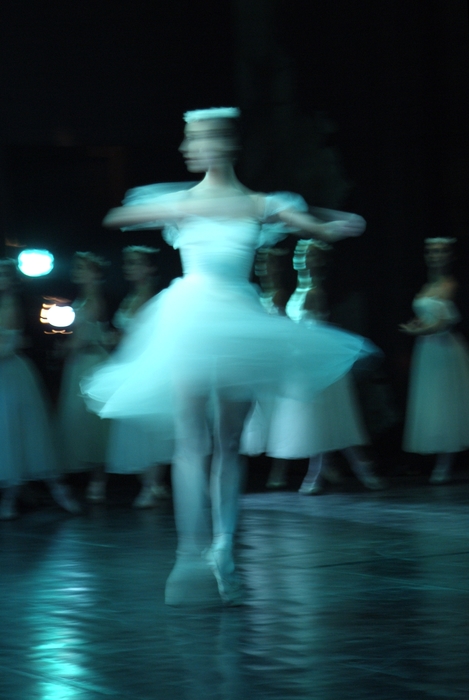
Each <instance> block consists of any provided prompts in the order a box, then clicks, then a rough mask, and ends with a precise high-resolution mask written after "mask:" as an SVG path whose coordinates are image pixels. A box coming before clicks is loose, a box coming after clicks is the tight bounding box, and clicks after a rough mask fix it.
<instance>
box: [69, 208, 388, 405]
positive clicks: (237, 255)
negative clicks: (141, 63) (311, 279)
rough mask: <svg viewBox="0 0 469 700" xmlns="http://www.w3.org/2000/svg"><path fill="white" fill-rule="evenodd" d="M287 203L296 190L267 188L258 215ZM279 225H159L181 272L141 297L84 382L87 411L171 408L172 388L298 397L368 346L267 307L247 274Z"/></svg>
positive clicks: (244, 396)
mask: <svg viewBox="0 0 469 700" xmlns="http://www.w3.org/2000/svg"><path fill="white" fill-rule="evenodd" d="M300 201H302V200H300ZM291 207H296V208H299V209H302V208H303V209H304V205H301V204H298V197H296V196H293V195H290V196H286V195H281V196H274V195H272V196H269V197H267V211H266V213H265V219H266V220H267V219H268V218H269V217H272V216H275V214H276V213H277V212H278V211H281V210H282V209H285V208H291ZM286 233H287V231H286V230H285V228H281V229H279V228H278V227H274V228H272V227H267V226H262V225H261V224H260V223H259V222H258V221H255V220H251V219H249V220H226V219H205V218H204V219H203V218H199V217H191V218H190V219H186V220H185V221H184V222H183V223H182V224H180V227H179V229H177V230H176V229H174V228H173V229H171V230H170V231H169V232H167V233H166V239H167V241H168V242H170V243H171V244H172V245H173V246H174V247H175V248H180V249H181V257H182V263H183V268H184V277H183V278H181V279H178V280H176V281H174V282H173V283H172V284H171V286H170V287H169V289H167V290H165V291H163V292H162V293H161V294H159V295H158V296H157V297H155V299H154V300H152V301H150V302H149V303H148V304H147V305H146V307H145V308H144V309H143V310H142V312H141V313H140V314H139V316H138V319H137V318H136V319H135V323H134V325H133V327H132V330H131V332H130V333H129V336H128V337H127V338H125V339H124V341H123V342H122V345H121V347H120V348H119V349H118V350H117V352H116V353H115V355H114V356H113V358H112V359H111V360H110V361H109V362H108V363H106V364H105V365H104V366H103V367H102V368H101V369H99V370H98V371H97V372H96V373H95V374H94V376H93V377H91V378H90V379H89V380H88V381H86V382H84V383H83V384H82V387H83V390H84V392H85V394H86V396H87V401H88V404H89V405H90V406H91V407H92V408H93V410H95V411H96V412H98V413H99V414H100V415H101V416H104V417H117V418H120V417H132V416H134V417H135V416H171V415H173V410H174V397H175V394H176V393H177V392H184V393H186V394H193V395H194V394H195V395H196V394H203V395H207V394H209V393H210V392H212V391H213V390H216V391H221V392H225V393H226V394H227V395H228V396H230V397H231V398H233V399H239V400H252V399H253V398H255V397H256V396H258V395H261V394H268V395H274V394H275V393H277V392H278V390H279V387H287V386H291V387H295V393H296V394H299V396H298V395H297V396H296V398H301V397H305V396H311V395H313V393H315V392H318V391H320V390H322V389H324V388H325V387H327V386H329V385H330V384H332V383H334V382H335V381H337V379H339V378H340V377H341V376H343V375H344V374H346V373H347V372H348V371H349V369H350V368H351V366H352V365H353V364H354V363H355V362H356V361H357V360H358V359H360V358H363V357H366V356H367V355H369V354H370V353H372V352H374V351H375V348H374V346H372V345H371V344H370V343H369V342H368V341H366V340H365V339H363V338H360V337H358V336H355V335H351V334H348V333H344V332H342V331H338V330H335V329H333V328H328V327H325V326H324V327H318V328H317V330H315V331H313V332H312V331H311V330H310V329H306V328H302V327H301V326H296V325H295V324H293V323H292V322H291V321H290V320H289V319H287V318H282V317H276V316H269V315H268V314H266V313H265V311H264V309H263V307H262V305H261V303H260V301H259V295H258V293H257V291H256V289H255V287H254V286H253V285H251V284H250V283H249V281H248V279H249V275H250V272H251V268H252V265H253V260H254V255H255V251H256V249H257V248H258V247H260V246H263V245H273V244H274V243H276V242H277V241H278V240H280V239H281V238H282V237H284V236H285V235H286Z"/></svg>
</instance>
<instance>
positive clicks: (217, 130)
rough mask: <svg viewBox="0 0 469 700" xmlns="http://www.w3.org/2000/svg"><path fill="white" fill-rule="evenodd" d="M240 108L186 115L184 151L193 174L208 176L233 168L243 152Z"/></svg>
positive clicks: (194, 112) (187, 113) (182, 146)
mask: <svg viewBox="0 0 469 700" xmlns="http://www.w3.org/2000/svg"><path fill="white" fill-rule="evenodd" d="M239 116H240V112H239V110H238V109H237V108H236V107H214V108H212V109H197V110H194V111H192V112H186V113H185V114H184V121H185V122H186V126H185V129H184V140H183V142H182V143H181V145H180V147H179V150H180V151H181V153H182V155H183V157H184V160H185V163H186V167H187V169H188V170H189V171H190V172H193V173H201V172H206V171H207V170H209V169H210V168H220V167H224V166H226V165H227V164H232V163H233V162H234V160H235V159H236V155H237V153H238V151H239V147H240V144H239V133H238V123H237V122H238V118H239Z"/></svg>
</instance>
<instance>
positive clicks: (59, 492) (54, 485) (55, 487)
mask: <svg viewBox="0 0 469 700" xmlns="http://www.w3.org/2000/svg"><path fill="white" fill-rule="evenodd" d="M46 483H47V486H48V487H49V491H50V492H51V495H52V498H53V499H54V501H55V502H56V503H57V504H58V505H59V506H60V507H61V508H63V509H64V510H66V511H67V513H71V514H72V515H79V514H80V513H81V512H82V511H81V507H80V504H79V503H78V501H76V500H75V499H74V498H73V496H72V494H71V493H70V488H69V487H68V486H67V485H66V484H64V483H63V482H62V481H60V480H59V479H58V478H57V477H56V478H52V479H48V480H47V481H46Z"/></svg>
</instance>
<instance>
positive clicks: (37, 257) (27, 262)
mask: <svg viewBox="0 0 469 700" xmlns="http://www.w3.org/2000/svg"><path fill="white" fill-rule="evenodd" d="M53 267H54V256H53V255H52V253H49V251H48V250H35V249H27V250H23V251H22V252H21V253H20V254H19V255H18V268H19V270H20V272H22V273H23V275H26V276H27V277H43V276H44V275H48V274H49V272H51V270H52V269H53Z"/></svg>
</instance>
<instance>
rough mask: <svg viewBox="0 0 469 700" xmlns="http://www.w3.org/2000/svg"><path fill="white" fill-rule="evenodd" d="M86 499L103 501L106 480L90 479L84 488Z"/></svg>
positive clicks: (94, 501) (95, 501) (93, 501)
mask: <svg viewBox="0 0 469 700" xmlns="http://www.w3.org/2000/svg"><path fill="white" fill-rule="evenodd" d="M86 500H87V501H90V502H91V503H104V501H105V500H106V482H105V481H104V480H103V479H92V480H91V481H90V483H89V484H88V488H87V490H86Z"/></svg>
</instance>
